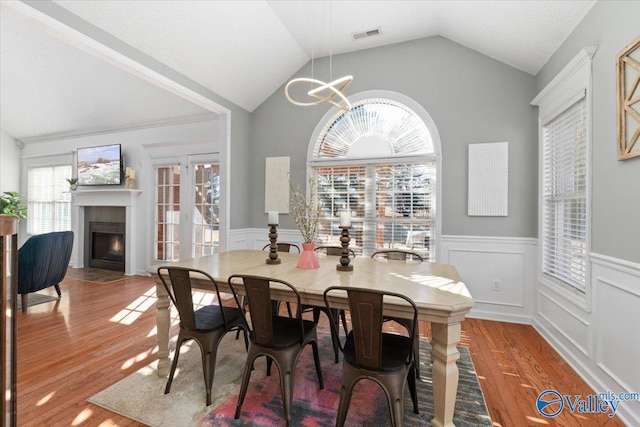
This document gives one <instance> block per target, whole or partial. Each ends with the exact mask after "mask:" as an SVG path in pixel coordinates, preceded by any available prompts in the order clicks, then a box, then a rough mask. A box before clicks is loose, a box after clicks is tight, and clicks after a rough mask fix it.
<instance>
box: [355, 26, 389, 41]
mask: <svg viewBox="0 0 640 427" xmlns="http://www.w3.org/2000/svg"><path fill="white" fill-rule="evenodd" d="M380 34H382V31H380V27H378V28H375V29H373V30H367V31H359V32H357V33H351V37H353V40H360V39H366V38H367V37H373V36H379V35H380Z"/></svg>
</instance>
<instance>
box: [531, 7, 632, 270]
mask: <svg viewBox="0 0 640 427" xmlns="http://www.w3.org/2000/svg"><path fill="white" fill-rule="evenodd" d="M639 35H640V2H637V1H635V2H634V1H606V2H605V1H600V2H598V3H597V4H596V5H595V6H594V7H593V9H591V11H590V12H589V13H588V14H587V16H586V17H585V19H584V20H583V21H582V22H581V23H580V25H579V26H578V27H577V28H576V30H575V31H574V32H573V33H572V34H571V36H570V37H569V38H568V39H567V40H566V41H565V42H564V43H563V44H562V46H561V47H560V48H559V49H558V50H557V51H556V52H555V54H554V55H553V56H552V57H551V59H550V60H549V61H548V62H547V64H546V65H545V66H544V68H543V69H542V70H541V71H540V72H539V73H538V74H537V76H536V89H537V92H538V91H540V90H542V89H543V88H544V87H545V86H546V85H547V84H548V83H549V81H551V79H553V77H554V76H555V75H556V74H557V73H558V72H559V71H560V70H562V68H563V67H564V66H565V65H566V64H567V63H568V62H569V61H570V60H571V59H572V58H573V57H574V56H575V55H576V54H577V53H578V51H579V50H580V49H582V48H583V47H587V46H598V51H597V52H596V54H595V57H594V59H593V121H592V132H593V133H592V144H593V147H592V159H593V160H592V223H591V232H592V234H591V235H592V240H591V249H592V251H593V252H596V253H599V254H602V255H608V256H611V257H615V258H620V259H623V260H628V261H632V262H636V263H638V262H640V222H639V220H638V219H639V218H640V158H638V157H636V158H633V159H630V160H625V161H618V160H617V135H618V134H617V128H616V55H617V54H618V53H619V52H620V51H621V50H623V49H624V48H625V47H626V46H627V45H628V44H629V43H631V42H632V41H633V40H635V39H636V38H637V37H638V36H639Z"/></svg>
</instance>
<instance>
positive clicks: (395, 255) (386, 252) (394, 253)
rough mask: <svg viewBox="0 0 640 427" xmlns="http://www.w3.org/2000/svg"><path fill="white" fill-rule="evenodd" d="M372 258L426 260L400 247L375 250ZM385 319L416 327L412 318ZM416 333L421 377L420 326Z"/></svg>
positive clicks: (417, 369)
mask: <svg viewBox="0 0 640 427" xmlns="http://www.w3.org/2000/svg"><path fill="white" fill-rule="evenodd" d="M371 258H373V259H387V260H393V261H420V262H423V261H424V258H423V257H422V255H420V254H419V253H417V252H412V251H405V250H400V249H381V250H379V251H376V252H374V253H373V255H371ZM384 320H385V322H386V321H390V320H393V321H394V322H396V323H399V324H400V325H402V326H404V327H405V328H406V329H407V331H410V330H412V329H414V328H413V324H412V323H411V320H410V319H403V318H399V317H385V319H384ZM415 333H416V339H415V348H414V355H413V357H414V359H415V361H416V377H417V378H420V341H419V340H420V330H419V329H418V326H416V327H415Z"/></svg>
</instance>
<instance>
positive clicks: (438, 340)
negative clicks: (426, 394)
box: [431, 323, 461, 427]
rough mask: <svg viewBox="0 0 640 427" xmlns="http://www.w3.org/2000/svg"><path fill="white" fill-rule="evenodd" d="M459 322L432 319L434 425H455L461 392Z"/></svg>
mask: <svg viewBox="0 0 640 427" xmlns="http://www.w3.org/2000/svg"><path fill="white" fill-rule="evenodd" d="M460 326H461V325H460V323H451V324H448V325H447V324H442V323H432V324H431V329H432V334H433V338H432V340H431V361H432V368H431V372H432V376H433V406H434V412H435V417H434V418H433V420H431V425H432V426H433V427H454V424H453V410H454V408H455V406H456V393H457V392H458V366H457V365H456V360H458V359H459V358H460V353H459V352H458V349H457V345H458V343H459V342H460V329H461V328H460Z"/></svg>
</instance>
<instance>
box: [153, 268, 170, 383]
mask: <svg viewBox="0 0 640 427" xmlns="http://www.w3.org/2000/svg"><path fill="white" fill-rule="evenodd" d="M156 296H157V298H158V302H157V303H156V308H157V309H158V312H157V313H156V329H157V334H158V376H159V377H166V376H167V375H169V368H170V365H171V361H170V360H169V326H170V324H171V313H170V311H169V295H168V294H167V290H166V289H165V288H164V286H163V285H162V282H160V279H157V282H156Z"/></svg>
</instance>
